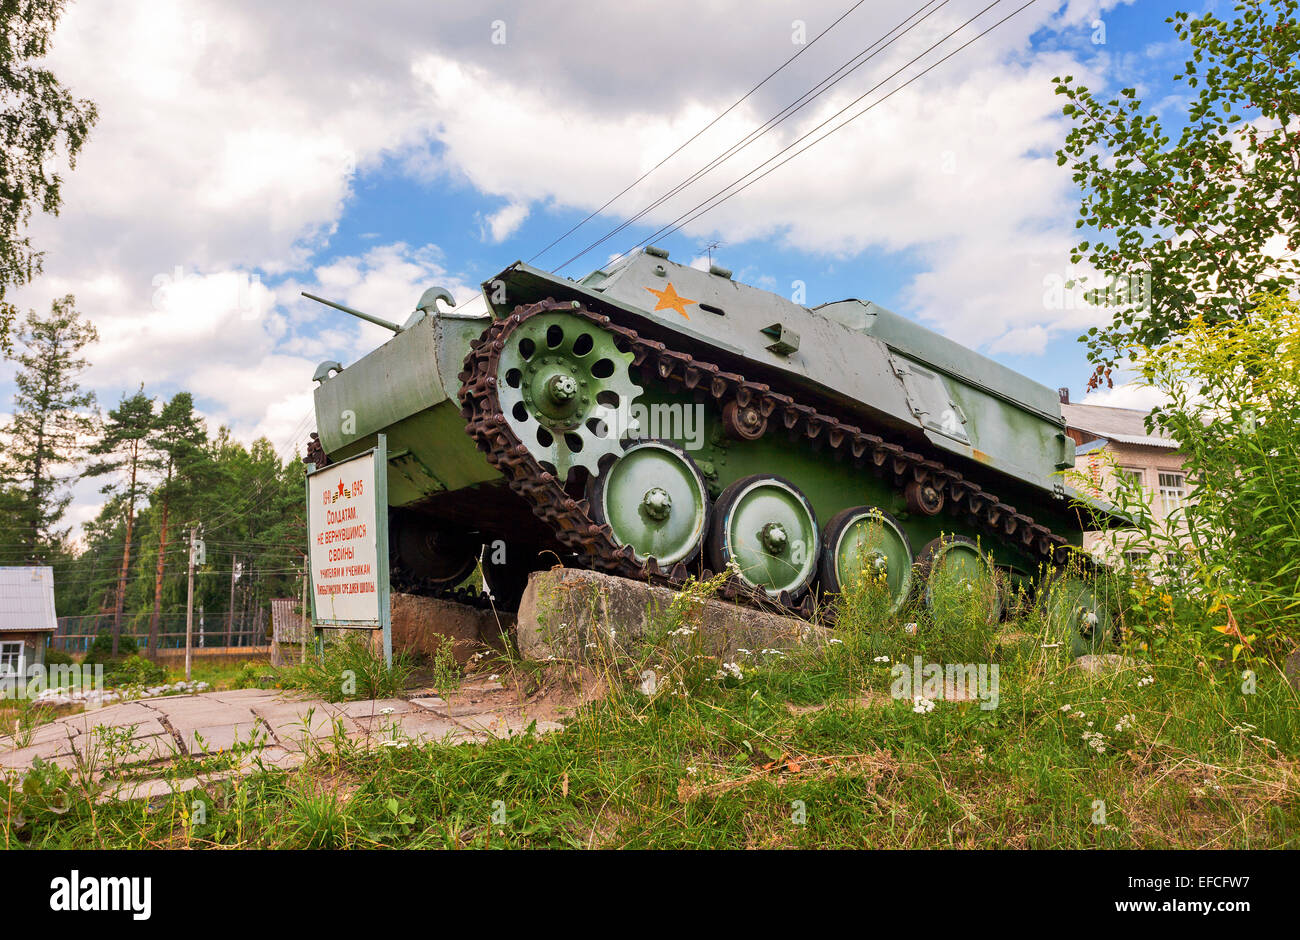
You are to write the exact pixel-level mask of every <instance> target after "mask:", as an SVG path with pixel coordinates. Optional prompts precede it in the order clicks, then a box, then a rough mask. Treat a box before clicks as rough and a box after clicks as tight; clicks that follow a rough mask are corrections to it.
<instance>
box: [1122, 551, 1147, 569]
mask: <svg viewBox="0 0 1300 940" xmlns="http://www.w3.org/2000/svg"><path fill="white" fill-rule="evenodd" d="M1147 558H1148V555H1147V553H1146V552H1140V551H1135V550H1133V549H1130V550H1129V551H1126V552H1125V553H1124V561H1125V562H1126V563H1127V564H1128V565H1129V567H1131V568H1145V567H1146V564H1147Z"/></svg>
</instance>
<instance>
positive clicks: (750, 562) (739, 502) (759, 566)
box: [709, 474, 820, 599]
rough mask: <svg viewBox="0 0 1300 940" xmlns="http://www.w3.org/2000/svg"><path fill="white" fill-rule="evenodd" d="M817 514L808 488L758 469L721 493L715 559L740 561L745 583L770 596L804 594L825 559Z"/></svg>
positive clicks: (712, 541) (713, 537) (724, 563)
mask: <svg viewBox="0 0 1300 940" xmlns="http://www.w3.org/2000/svg"><path fill="white" fill-rule="evenodd" d="M818 549H819V540H818V533H817V516H816V514H815V513H814V512H813V508H812V505H811V504H810V503H809V502H808V500H807V498H806V497H805V496H804V495H803V493H801V492H799V489H798V488H797V487H796V486H795V485H794V484H792V483H790V482H788V481H786V480H783V479H781V478H780V477H777V476H768V475H766V474H757V475H755V476H748V477H744V478H742V479H739V480H737V481H736V482H735V483H732V484H731V485H730V486H728V487H727V488H726V489H725V490H723V491H722V495H721V496H719V497H718V502H717V505H716V506H715V507H714V510H713V524H712V526H711V532H710V534H709V562H710V564H711V565H712V566H713V567H714V568H715V569H717V570H719V571H721V570H722V569H724V568H726V567H728V566H729V565H732V564H734V565H735V567H736V569H737V573H738V575H739V577H740V579H741V580H742V581H744V582H745V583H747V584H749V585H751V586H753V587H757V588H762V589H763V590H764V591H766V592H767V593H768V595H769V596H772V597H776V596H777V595H779V594H781V593H782V592H783V591H784V592H789V595H790V597H791V599H795V598H797V597H799V596H800V595H802V594H803V593H804V591H805V590H807V588H808V584H809V582H810V581H812V578H813V575H814V574H815V573H816V570H817V564H818V560H819V555H820V552H819V550H818Z"/></svg>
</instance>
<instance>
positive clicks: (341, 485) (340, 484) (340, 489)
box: [339, 480, 343, 496]
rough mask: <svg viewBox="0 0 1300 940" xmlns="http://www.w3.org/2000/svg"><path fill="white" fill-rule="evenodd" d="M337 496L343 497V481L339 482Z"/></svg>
mask: <svg viewBox="0 0 1300 940" xmlns="http://www.w3.org/2000/svg"><path fill="white" fill-rule="evenodd" d="M339 495H340V496H342V495H343V481H342V480H339Z"/></svg>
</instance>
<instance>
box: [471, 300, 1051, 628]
mask: <svg viewBox="0 0 1300 940" xmlns="http://www.w3.org/2000/svg"><path fill="white" fill-rule="evenodd" d="M551 311H556V312H564V313H568V314H571V315H573V316H576V317H579V318H581V319H585V320H587V321H588V322H590V323H591V324H592V325H593V326H595V327H596V328H598V329H601V330H604V331H606V332H607V333H611V334H613V335H614V336H615V337H616V338H617V340H618V343H619V345H620V347H621V348H623V349H624V350H625V351H631V352H632V353H633V355H634V359H633V362H632V364H633V365H635V366H639V367H640V368H641V375H642V379H643V380H644V379H646V378H651V377H653V378H654V379H656V380H658V381H659V382H660V383H662V384H664V385H666V386H668V387H669V388H670V389H672V390H682V389H684V390H687V391H692V390H696V389H703V390H704V391H705V392H707V394H708V395H709V396H711V398H712V399H713V401H714V403H715V404H717V405H718V406H719V408H726V407H727V406H729V405H733V403H734V408H738V409H742V410H749V409H756V410H757V412H758V413H759V415H761V417H762V419H763V421H764V422H766V427H767V429H768V430H769V431H771V430H773V429H776V428H783V429H784V430H785V431H787V432H788V433H789V434H790V435H791V437H793V438H798V439H803V440H805V441H808V442H810V443H816V442H821V443H822V444H823V445H824V446H825V447H827V448H828V449H829V450H830V451H831V452H832V453H835V454H838V455H840V456H843V457H845V458H846V459H850V460H852V461H853V462H854V464H855V465H856V466H860V467H865V468H867V469H869V470H871V471H873V472H874V473H876V474H877V475H878V476H880V477H882V478H885V479H889V480H890V481H891V482H892V484H893V485H894V486H895V487H896V488H897V489H898V490H899V491H900V492H902V491H904V490H905V489H906V488H907V487H908V486H909V484H916V485H921V486H927V487H930V488H933V489H934V490H935V491H937V492H938V493H940V494H942V496H943V502H944V508H945V509H946V511H947V512H948V513H949V514H950V515H954V516H959V517H962V518H963V519H965V521H966V522H967V523H968V524H970V525H971V526H972V527H973V528H976V529H978V530H980V531H983V532H986V533H988V534H989V535H991V536H993V537H994V538H996V539H998V540H999V541H1005V540H1017V541H1018V542H1019V543H1020V545H1021V547H1022V550H1023V551H1025V552H1026V553H1027V554H1029V555H1033V556H1037V557H1038V558H1040V559H1041V560H1042V561H1044V562H1045V563H1047V564H1049V565H1052V566H1060V565H1064V564H1065V563H1066V561H1067V559H1068V558H1069V555H1070V546H1069V543H1068V542H1067V541H1066V540H1065V539H1064V538H1062V537H1061V536H1059V535H1055V534H1054V533H1052V532H1051V531H1050V530H1049V529H1048V528H1047V527H1046V526H1043V525H1040V524H1039V523H1036V522H1034V520H1033V519H1031V518H1030V517H1029V516H1026V515H1024V514H1023V513H1019V512H1017V511H1016V509H1015V507H1014V506H1009V505H1007V504H1006V503H1004V502H1002V501H1000V500H999V499H998V498H997V497H996V496H994V495H993V494H992V493H989V492H987V491H986V490H984V489H982V488H981V487H980V486H979V485H977V484H975V483H973V482H971V481H969V480H966V479H964V478H963V477H962V475H961V474H960V473H958V472H956V471H955V470H951V469H949V468H948V467H945V466H944V465H943V464H941V463H939V462H938V461H935V460H930V459H927V458H926V457H924V456H922V455H921V454H916V453H913V452H911V451H908V450H906V449H904V448H903V447H901V446H899V445H898V444H895V443H892V442H890V441H886V440H885V439H883V438H881V437H880V436H879V435H876V434H869V433H867V432H865V431H862V430H861V429H860V428H858V427H856V426H854V425H852V424H849V423H847V422H844V421H841V420H839V419H838V418H835V417H833V416H831V415H828V414H825V413H823V412H820V411H818V410H817V409H815V408H813V407H811V406H809V405H801V404H796V403H795V401H794V399H793V398H791V397H790V396H789V395H783V394H781V393H780V392H776V391H773V390H772V389H771V387H770V386H768V385H765V384H762V383H759V382H749V381H746V380H745V378H744V377H743V376H741V375H737V374H736V373H734V372H727V371H725V370H723V369H721V368H719V367H718V366H717V365H716V364H713V363H709V362H702V361H700V360H698V359H696V358H695V357H693V356H691V355H689V354H687V353H683V352H679V351H676V350H672V349H669V348H668V347H667V346H665V345H664V344H663V343H660V342H657V341H655V340H648V339H643V338H641V337H640V336H639V335H637V333H636V331H634V330H632V329H629V328H627V327H624V326H619V325H617V324H615V323H613V322H612V321H611V320H610V318H609V317H607V316H604V315H603V314H598V313H594V312H592V311H591V310H588V309H587V308H586V307H583V306H582V305H581V304H579V303H577V302H576V301H575V302H566V301H556V300H551V299H547V300H543V301H540V302H538V303H534V304H530V305H528V306H519V307H516V308H515V310H514V312H513V313H511V315H510V316H508V317H505V318H503V319H500V320H497V321H496V322H495V323H493V324H492V325H491V326H489V327H488V328H487V329H486V330H485V331H484V332H483V335H482V336H481V337H480V338H479V339H477V340H474V341H473V342H471V343H470V353H469V355H468V356H466V357H465V367H464V369H463V371H462V372H461V373H460V375H459V376H458V378H459V379H460V382H461V388H460V395H459V397H460V402H461V415H462V416H463V417H464V418H465V421H466V426H465V429H466V431H467V432H468V433H469V434H470V436H471V437H473V438H474V440H475V441H476V442H477V444H478V447H479V450H481V451H483V453H484V454H485V455H486V456H487V459H488V461H489V462H490V463H491V464H492V465H493V466H494V467H496V469H497V470H498V471H500V473H501V474H502V476H504V477H505V479H506V482H507V483H508V485H509V486H510V488H511V489H512V490H514V491H515V492H516V493H518V494H519V495H520V496H522V497H523V498H524V500H525V501H527V503H528V504H529V505H530V506H531V507H532V509H533V512H534V513H535V514H536V515H537V516H538V518H540V519H541V520H542V521H543V522H544V523H546V524H547V525H548V526H549V527H550V528H551V530H552V531H553V532H554V533H555V536H556V538H557V539H558V540H559V541H560V543H561V544H562V545H564V546H565V547H566V548H568V549H570V550H571V551H573V552H575V553H577V554H578V556H579V557H580V559H581V560H582V562H583V563H584V564H586V565H588V566H590V567H591V568H594V569H596V570H600V571H606V572H609V573H611V574H617V575H621V576H623V577H629V578H635V579H638V580H643V581H660V582H666V583H668V584H675V583H680V582H682V581H685V580H686V578H687V576H688V571H687V569H686V566H685V565H681V564H678V565H676V566H674V568H673V569H672V570H671V571H663V570H661V569H660V568H659V567H658V565H657V564H655V562H654V560H653V559H650V560H649V561H648V562H647V563H646V564H645V565H639V564H637V563H636V562H634V561H633V558H632V549H631V548H630V547H629V546H619V545H618V544H617V543H616V542H615V541H614V538H613V533H612V532H611V530H610V528H609V526H608V525H598V524H597V523H596V522H595V520H594V519H593V518H592V515H591V509H590V506H589V505H588V503H587V501H586V500H585V499H576V498H574V497H573V496H571V495H569V494H568V493H567V492H566V491H565V489H564V481H562V480H558V479H557V478H556V477H555V475H554V474H552V473H549V472H548V471H546V470H545V469H544V468H543V467H542V466H541V465H540V464H539V463H538V462H537V461H536V459H535V458H534V457H533V456H532V454H530V453H529V452H528V449H527V447H525V446H524V445H523V444H522V443H521V442H520V441H519V439H518V438H517V437H516V436H515V434H514V432H513V431H512V430H511V429H510V425H509V424H508V423H507V422H506V418H505V415H504V414H502V412H501V407H500V403H499V402H498V399H497V391H496V383H497V379H496V376H497V364H498V360H499V358H500V355H501V351H502V350H503V349H504V348H505V344H506V339H507V338H508V337H509V335H510V333H511V332H512V331H513V330H514V329H515V328H516V327H517V326H519V324H520V323H522V322H523V321H525V320H527V319H528V318H530V317H534V316H537V315H538V314H542V313H547V312H551ZM733 410H734V409H733ZM723 594H724V596H726V597H727V598H728V599H731V600H736V601H741V602H745V603H750V604H755V605H758V604H764V603H767V604H770V603H771V599H770V598H768V597H767V595H766V593H765V592H762V591H759V590H755V589H751V588H749V587H748V586H747V585H744V584H743V583H742V582H740V581H739V580H738V579H735V578H732V579H730V580H729V581H728V582H727V584H726V586H725V587H724V591H723ZM776 600H777V602H778V603H779V604H780V605H781V606H783V607H785V608H787V609H789V610H792V611H795V612H797V613H799V614H801V615H804V616H807V615H808V614H810V613H811V608H812V595H811V593H809V594H807V595H806V596H805V597H804V599H803V602H802V603H800V604H795V603H794V601H793V599H792V598H791V597H790V595H789V594H788V593H786V592H782V594H781V595H780V596H779V597H778V598H777V599H776Z"/></svg>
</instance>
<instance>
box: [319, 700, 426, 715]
mask: <svg viewBox="0 0 1300 940" xmlns="http://www.w3.org/2000/svg"><path fill="white" fill-rule="evenodd" d="M325 707H326V708H327V709H328V710H329V711H331V712H333V713H334V714H336V715H346V716H347V717H349V718H370V717H380V716H384V711H385V709H392V711H391V712H390V713H389V714H388V715H387V716H384V717H390V718H391V717H393V716H396V715H403V714H406V713H407V712H413V711H415V708H416V706H414V705H412V704H411V703H410V702H409V701H408V700H406V699H404V698H380V699H369V700H366V701H361V702H333V703H330V704H328V705H326V706H325Z"/></svg>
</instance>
